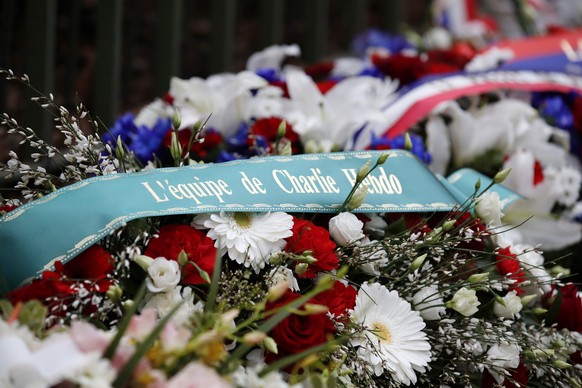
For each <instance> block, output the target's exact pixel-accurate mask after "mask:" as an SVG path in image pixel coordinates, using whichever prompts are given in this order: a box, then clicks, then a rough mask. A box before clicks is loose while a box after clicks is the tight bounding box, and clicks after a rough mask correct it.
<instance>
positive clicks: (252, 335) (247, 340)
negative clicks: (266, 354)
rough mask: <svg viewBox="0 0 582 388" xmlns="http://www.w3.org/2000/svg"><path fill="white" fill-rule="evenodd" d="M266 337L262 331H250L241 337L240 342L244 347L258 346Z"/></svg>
mask: <svg viewBox="0 0 582 388" xmlns="http://www.w3.org/2000/svg"><path fill="white" fill-rule="evenodd" d="M266 338H267V335H266V334H265V333H263V332H262V331H251V332H248V333H246V334H245V335H244V336H243V337H242V342H243V343H244V344H246V345H259V344H261V343H263V341H265V339H266Z"/></svg>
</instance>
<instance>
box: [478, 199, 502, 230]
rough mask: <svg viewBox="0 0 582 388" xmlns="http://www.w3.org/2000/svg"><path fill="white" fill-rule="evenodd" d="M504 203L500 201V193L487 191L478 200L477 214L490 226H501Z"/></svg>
mask: <svg viewBox="0 0 582 388" xmlns="http://www.w3.org/2000/svg"><path fill="white" fill-rule="evenodd" d="M502 208H503V203H502V202H501V200H500V199H499V193H497V192H494V191H487V192H485V193H483V194H482V195H481V196H480V197H479V198H477V203H476V204H475V214H476V215H477V217H479V218H480V219H481V221H483V222H484V223H485V224H486V225H488V226H501V219H502V218H503V216H504V214H503V211H502Z"/></svg>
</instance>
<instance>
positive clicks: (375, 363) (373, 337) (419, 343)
mask: <svg viewBox="0 0 582 388" xmlns="http://www.w3.org/2000/svg"><path fill="white" fill-rule="evenodd" d="M351 318H352V320H353V321H354V322H356V323H358V324H361V325H362V326H363V327H364V328H365V330H364V331H363V333H361V335H360V336H357V337H356V338H354V339H352V340H351V344H352V345H354V346H359V349H358V355H359V356H360V358H362V359H363V360H364V361H366V362H367V363H368V364H369V366H370V369H371V370H373V371H374V373H375V374H376V376H379V375H381V374H382V373H384V371H385V370H387V371H388V372H390V373H391V374H392V376H393V378H394V379H395V380H397V381H398V382H400V383H402V384H406V385H410V383H412V384H415V383H416V381H417V379H416V373H415V372H421V373H422V372H424V371H425V368H426V366H427V365H428V362H429V361H430V357H431V353H430V344H429V342H428V339H427V337H426V334H425V333H424V332H423V331H422V329H424V327H425V323H424V321H423V320H422V318H421V317H420V314H419V312H418V311H414V310H412V307H411V306H410V303H408V302H407V301H406V300H404V299H402V298H400V297H399V296H398V292H396V291H388V289H387V288H386V287H384V286H382V285H380V284H378V283H373V284H364V285H363V286H362V288H360V290H359V291H358V296H357V297H356V307H355V308H354V310H353V312H352V316H351Z"/></svg>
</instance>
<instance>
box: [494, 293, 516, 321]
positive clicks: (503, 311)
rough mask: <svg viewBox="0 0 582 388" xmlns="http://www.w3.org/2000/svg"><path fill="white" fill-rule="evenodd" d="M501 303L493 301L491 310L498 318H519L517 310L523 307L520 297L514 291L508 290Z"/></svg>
mask: <svg viewBox="0 0 582 388" xmlns="http://www.w3.org/2000/svg"><path fill="white" fill-rule="evenodd" d="M502 299H503V303H504V304H501V303H499V302H497V301H496V302H495V304H494V305H493V312H494V313H495V315H497V316H498V317H500V318H510V319H511V318H513V317H518V318H519V312H520V311H521V309H522V308H523V305H522V304H521V298H520V297H519V296H517V292H516V291H509V292H508V293H507V295H505V296H504V297H503V298H502Z"/></svg>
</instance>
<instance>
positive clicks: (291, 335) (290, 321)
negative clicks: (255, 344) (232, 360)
mask: <svg viewBox="0 0 582 388" xmlns="http://www.w3.org/2000/svg"><path fill="white" fill-rule="evenodd" d="M300 296H301V295H299V294H296V293H294V292H291V291H289V290H288V291H287V292H286V293H285V294H284V295H283V296H282V297H281V298H279V300H277V301H276V302H274V303H269V304H267V308H266V311H269V310H273V309H275V308H277V307H281V306H284V305H286V304H288V303H290V302H292V301H294V300H295V299H297V298H299V297H300ZM310 303H317V302H316V301H315V300H312V301H310ZM301 309H302V308H301ZM334 332H335V330H334V328H333V324H332V323H331V321H330V319H329V317H328V316H327V315H326V313H321V314H310V315H297V314H289V315H288V316H287V317H286V318H285V319H283V320H282V321H281V322H280V323H279V324H278V325H277V326H275V327H274V328H273V330H272V331H271V333H270V336H271V337H272V338H273V339H274V340H275V342H276V343H277V349H278V351H279V353H278V354H268V355H267V362H271V361H273V360H275V359H279V358H283V357H285V356H288V355H291V354H297V353H300V352H302V351H304V350H307V349H309V348H312V347H314V346H317V345H321V344H323V343H325V342H327V341H328V340H329V337H331V336H333V334H334Z"/></svg>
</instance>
